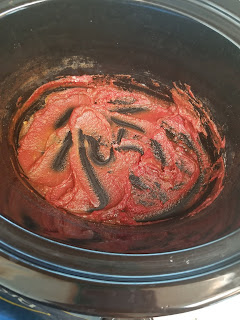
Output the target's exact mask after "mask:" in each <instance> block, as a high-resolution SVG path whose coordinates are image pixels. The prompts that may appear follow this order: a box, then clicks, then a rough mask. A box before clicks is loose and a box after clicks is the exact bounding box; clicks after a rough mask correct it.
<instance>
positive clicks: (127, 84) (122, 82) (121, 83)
mask: <svg viewBox="0 0 240 320" xmlns="http://www.w3.org/2000/svg"><path fill="white" fill-rule="evenodd" d="M114 84H115V85H116V86H117V87H120V88H122V89H123V90H125V91H139V92H142V93H144V94H148V95H150V96H152V97H155V98H158V99H162V100H165V101H167V102H173V98H172V95H171V93H170V92H169V93H168V94H164V93H162V92H160V91H158V88H157V87H156V88H154V89H150V88H149V87H145V86H143V85H137V84H134V83H132V82H131V81H129V79H127V80H126V79H118V80H116V81H114Z"/></svg>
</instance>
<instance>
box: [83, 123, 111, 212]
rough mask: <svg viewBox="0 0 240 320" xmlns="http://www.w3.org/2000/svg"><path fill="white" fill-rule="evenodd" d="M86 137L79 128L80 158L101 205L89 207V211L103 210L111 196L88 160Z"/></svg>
mask: <svg viewBox="0 0 240 320" xmlns="http://www.w3.org/2000/svg"><path fill="white" fill-rule="evenodd" d="M85 139H86V136H85V135H84V134H83V132H82V130H81V129H80V130H79V156H80V160H81V162H82V166H83V169H84V171H85V173H86V175H87V178H88V180H89V182H90V184H91V186H92V188H93V190H94V192H95V194H96V196H97V197H98V199H99V202H100V204H99V206H98V207H97V208H92V209H89V210H88V212H93V211H95V210H102V209H104V208H105V207H106V206H107V204H108V202H109V197H108V194H107V193H106V191H105V190H104V188H103V187H102V185H101V183H100V181H99V180H98V178H97V175H96V173H95V171H94V169H93V167H92V165H91V163H90V162H89V160H88V157H87V153H86V148H85V145H84V141H85Z"/></svg>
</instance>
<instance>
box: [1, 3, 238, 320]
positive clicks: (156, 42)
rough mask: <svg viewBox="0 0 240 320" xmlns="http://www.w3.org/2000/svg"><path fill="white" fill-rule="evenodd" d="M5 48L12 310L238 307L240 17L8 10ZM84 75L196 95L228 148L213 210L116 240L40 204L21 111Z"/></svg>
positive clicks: (114, 6) (108, 230)
mask: <svg viewBox="0 0 240 320" xmlns="http://www.w3.org/2000/svg"><path fill="white" fill-rule="evenodd" d="M0 41H1V49H0V102H1V103H0V106H1V107H0V108H1V112H0V121H1V124H0V128H1V131H0V132H1V139H0V152H1V156H0V168H1V183H0V212H1V232H0V237H1V257H0V260H1V264H0V270H1V272H0V277H1V278H0V279H1V281H0V284H1V286H2V288H1V290H0V295H1V296H2V297H3V299H5V300H10V301H12V303H18V304H20V305H22V306H24V307H25V308H28V309H31V308H32V309H33V310H35V311H36V310H38V311H39V312H43V313H44V312H45V313H47V314H48V315H49V316H50V315H54V314H55V316H57V315H58V316H59V314H60V313H61V317H62V319H63V317H64V316H65V317H69V318H70V316H71V314H72V315H74V314H75V315H77V314H79V315H81V314H82V315H86V316H93V317H94V316H99V317H120V318H129V317H130V318H145V317H154V316H162V315H170V314H176V313H181V312H185V311H190V310H194V309H197V308H200V307H205V306H207V305H209V304H211V303H213V302H217V301H219V300H221V299H225V298H227V297H230V296H232V295H235V294H237V293H239V291H240V268H239V266H240V254H239V242H240V233H239V226H240V212H239V208H240V179H239V178H240V165H239V164H240V152H239V150H240V130H239V123H240V110H239V101H240V85H239V83H240V82H239V76H240V50H239V46H240V3H239V2H237V1H234V0H228V1H227V2H226V1H221V0H218V1H217V0H215V1H197V0H178V1H176V0H168V1H166V0H151V1H148V0H102V1H98V0H70V1H64V0H36V1H25V0H15V1H5V0H2V1H1V3H0ZM85 74H89V75H114V74H127V75H131V76H133V77H134V78H135V79H137V80H138V81H140V82H142V83H144V82H146V81H147V79H149V78H151V79H155V80H156V81H159V82H160V83H163V84H164V86H163V88H166V87H168V86H170V85H171V84H172V83H173V82H177V81H180V82H181V83H187V84H189V85H191V88H192V90H193V92H194V93H195V95H196V96H197V97H199V98H200V99H201V100H202V101H204V103H205V104H206V105H207V106H208V108H209V109H210V110H211V113H212V116H213V118H214V119H215V120H216V123H217V124H218V126H219V128H220V131H221V134H222V136H224V137H225V140H226V159H225V166H226V172H225V178H224V183H223V190H222V192H221V194H220V195H219V196H218V198H217V199H216V200H215V201H214V202H213V203H212V204H211V205H210V206H209V207H207V208H206V209H203V210H202V211H201V212H199V213H198V214H196V215H194V216H184V215H183V216H174V215H173V217H172V218H171V219H167V220H163V221H159V222H157V223H153V224H146V225H141V226H120V225H119V226H118V225H110V224H101V223H97V222H91V221H87V220H84V219H81V218H76V217H74V216H72V215H67V214H66V213H64V212H62V211H61V210H58V209H57V208H54V207H53V206H51V205H50V204H48V203H47V202H46V201H45V200H44V199H42V198H41V197H39V196H38V195H37V194H35V193H34V192H32V190H31V189H30V188H28V185H27V184H26V183H24V182H23V181H22V179H21V176H20V175H19V172H18V171H17V170H16V165H15V164H16V158H15V157H14V153H13V150H12V146H11V144H10V143H9V128H10V127H11V121H12V117H13V115H14V113H15V112H16V109H17V105H18V101H19V97H22V99H27V98H28V97H29V96H30V95H31V94H32V92H33V91H34V90H35V89H36V88H37V87H39V86H41V85H42V84H44V83H46V82H48V81H52V80H55V79H59V77H64V76H79V75H85ZM205 197H206V198H207V197H208V194H206V195H205ZM14 299H15V300H14ZM16 299H17V301H16ZM46 310H51V312H50V311H46Z"/></svg>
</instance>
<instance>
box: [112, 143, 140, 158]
mask: <svg viewBox="0 0 240 320" xmlns="http://www.w3.org/2000/svg"><path fill="white" fill-rule="evenodd" d="M116 150H117V151H121V150H122V151H135V152H139V153H140V154H141V156H143V155H144V151H143V149H142V148H139V147H137V146H131V145H129V146H127V145H126V146H121V147H118V148H117V149H116Z"/></svg>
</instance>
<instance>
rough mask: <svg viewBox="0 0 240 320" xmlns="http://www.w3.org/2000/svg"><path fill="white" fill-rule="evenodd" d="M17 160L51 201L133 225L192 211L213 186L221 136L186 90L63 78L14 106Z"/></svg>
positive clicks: (217, 185)
mask: <svg viewBox="0 0 240 320" xmlns="http://www.w3.org/2000/svg"><path fill="white" fill-rule="evenodd" d="M18 113H19V114H22V115H24V116H22V117H21V119H22V120H21V126H20V130H19V132H18V147H17V156H18V161H19V164H20V167H21V170H22V171H23V173H24V175H25V177H26V179H28V181H29V183H30V184H31V185H32V187H33V188H34V189H35V190H36V191H37V192H38V194H40V195H41V196H43V197H44V198H45V199H46V200H47V201H48V202H49V203H50V204H51V205H53V206H55V207H58V208H60V209H62V210H65V211H66V214H67V213H72V214H74V215H78V216H80V217H82V218H85V219H89V220H92V221H96V222H104V223H113V224H128V225H137V224H139V225H141V224H143V223H149V222H153V221H157V220H159V219H166V218H169V217H172V216H174V215H180V214H184V213H185V214H186V213H187V214H195V213H197V212H199V211H200V210H202V209H203V208H205V207H206V206H208V205H210V204H211V203H212V202H213V200H214V199H215V198H216V197H217V196H218V194H219V193H220V191H221V189H222V181H223V177H224V158H223V154H224V145H225V142H224V139H222V138H221V136H220V134H219V132H218V130H217V127H216V125H215V124H214V122H213V121H212V119H211V117H210V113H209V112H208V110H207V108H206V107H204V106H203V103H202V102H201V101H200V100H199V99H197V98H195V96H194V95H193V93H192V92H191V89H190V87H189V86H187V85H184V86H181V88H180V86H177V85H176V84H174V85H173V87H172V88H171V89H169V92H168V93H165V94H163V93H161V88H160V85H159V84H157V83H155V82H152V86H151V88H150V87H148V86H146V85H144V84H140V83H137V82H136V81H135V80H134V79H132V78H131V77H130V76H115V77H110V76H106V77H103V76H87V75H86V76H79V77H76V76H73V77H66V78H61V79H58V80H56V81H52V82H49V83H47V84H44V85H43V86H41V87H39V88H38V89H37V90H36V91H35V92H34V93H33V94H32V96H31V97H30V98H29V99H28V100H27V101H26V102H25V103H24V104H22V106H20V107H19V110H18Z"/></svg>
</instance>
